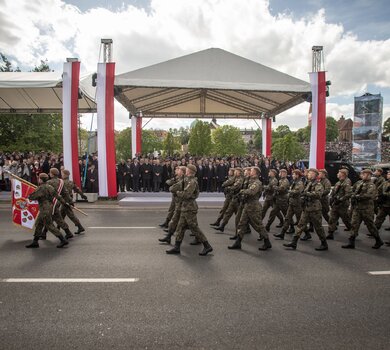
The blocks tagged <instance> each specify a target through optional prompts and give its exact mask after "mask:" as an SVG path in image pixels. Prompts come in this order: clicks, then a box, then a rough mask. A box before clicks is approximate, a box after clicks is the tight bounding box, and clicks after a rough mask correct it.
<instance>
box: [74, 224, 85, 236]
mask: <svg viewBox="0 0 390 350" xmlns="http://www.w3.org/2000/svg"><path fill="white" fill-rule="evenodd" d="M77 228H78V230H77V231H76V232H75V233H74V234H75V235H80V234H82V233H83V232H85V228H84V227H83V226H81V225H80V226H77Z"/></svg>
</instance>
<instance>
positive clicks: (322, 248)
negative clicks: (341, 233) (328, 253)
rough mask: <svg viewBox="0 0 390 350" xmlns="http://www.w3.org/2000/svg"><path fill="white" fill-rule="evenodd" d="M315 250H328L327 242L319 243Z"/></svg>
mask: <svg viewBox="0 0 390 350" xmlns="http://www.w3.org/2000/svg"><path fill="white" fill-rule="evenodd" d="M314 249H315V250H328V242H327V241H326V239H324V240H322V241H321V245H320V246H319V247H317V248H314Z"/></svg>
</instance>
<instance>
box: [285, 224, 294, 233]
mask: <svg viewBox="0 0 390 350" xmlns="http://www.w3.org/2000/svg"><path fill="white" fill-rule="evenodd" d="M294 225H295V224H294ZM294 225H290V228H289V230H288V231H287V232H286V233H295V228H294Z"/></svg>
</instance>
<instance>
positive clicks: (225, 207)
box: [217, 198, 231, 222]
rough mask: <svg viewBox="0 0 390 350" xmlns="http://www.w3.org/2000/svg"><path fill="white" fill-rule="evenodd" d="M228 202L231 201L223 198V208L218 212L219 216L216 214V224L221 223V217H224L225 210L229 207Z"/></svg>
mask: <svg viewBox="0 0 390 350" xmlns="http://www.w3.org/2000/svg"><path fill="white" fill-rule="evenodd" d="M230 201H231V199H230V198H225V201H224V202H223V207H222V209H221V210H220V211H219V214H218V217H217V221H218V222H221V220H222V219H223V216H224V215H225V213H226V210H227V208H228V207H229V204H230Z"/></svg>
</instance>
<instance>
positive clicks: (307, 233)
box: [301, 232, 311, 241]
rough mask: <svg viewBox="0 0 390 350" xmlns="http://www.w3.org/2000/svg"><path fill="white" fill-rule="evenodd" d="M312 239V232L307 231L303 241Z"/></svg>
mask: <svg viewBox="0 0 390 350" xmlns="http://www.w3.org/2000/svg"><path fill="white" fill-rule="evenodd" d="M309 239H311V234H310V233H309V232H305V235H304V236H303V237H302V238H301V241H308V240H309Z"/></svg>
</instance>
